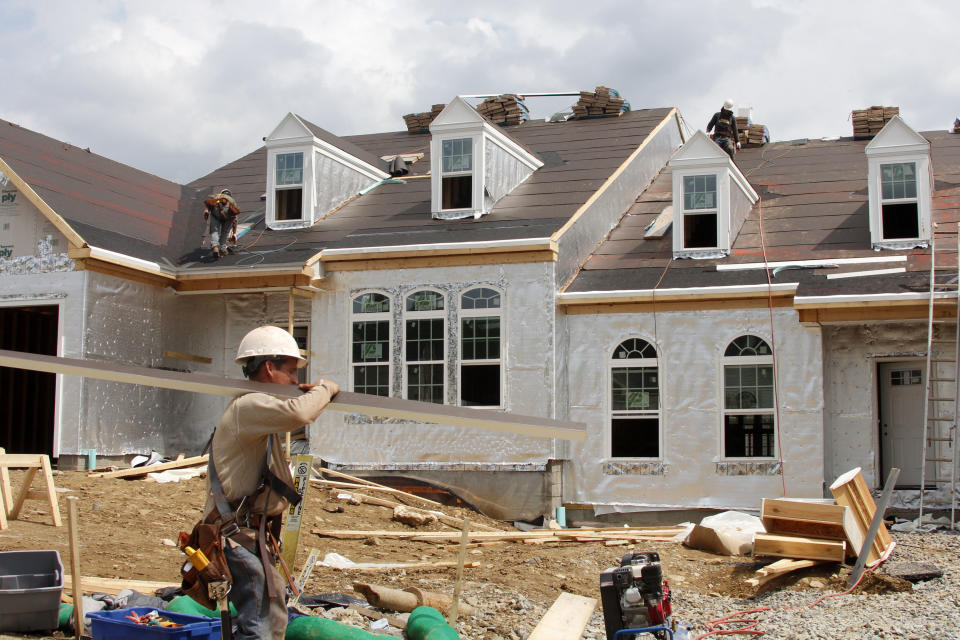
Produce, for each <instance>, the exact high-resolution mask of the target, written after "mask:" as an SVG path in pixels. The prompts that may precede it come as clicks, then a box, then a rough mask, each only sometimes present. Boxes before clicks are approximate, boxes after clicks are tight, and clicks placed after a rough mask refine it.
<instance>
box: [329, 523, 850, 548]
mask: <svg viewBox="0 0 960 640" xmlns="http://www.w3.org/2000/svg"><path fill="white" fill-rule="evenodd" d="M685 530H686V528H685V527H672V528H670V527H665V528H662V529H623V528H618V527H612V528H610V529H606V530H596V529H595V530H593V531H587V532H585V533H584V532H581V531H580V530H578V529H538V530H536V531H471V532H470V539H471V540H476V541H488V540H515V541H521V540H570V539H577V538H587V539H589V540H591V541H594V540H597V541H598V540H629V539H634V538H636V539H651V538H671V537H673V536H675V535H677V534H678V533H680V532H682V531H685ZM313 533H314V534H316V535H318V536H320V537H323V538H335V539H339V540H366V539H367V538H393V539H416V540H422V541H430V540H433V541H439V542H457V541H459V540H460V535H461V534H460V533H459V532H457V533H453V532H447V531H404V530H401V529H378V530H373V531H364V530H357V529H314V530H313ZM841 544H842V543H841Z"/></svg>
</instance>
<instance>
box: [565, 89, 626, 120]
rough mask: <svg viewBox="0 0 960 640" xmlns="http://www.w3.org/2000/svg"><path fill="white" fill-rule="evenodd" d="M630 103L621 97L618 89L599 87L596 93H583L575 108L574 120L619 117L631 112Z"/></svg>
mask: <svg viewBox="0 0 960 640" xmlns="http://www.w3.org/2000/svg"><path fill="white" fill-rule="evenodd" d="M629 110H630V103H628V102H627V101H626V100H624V99H623V98H621V97H620V94H619V92H617V90H616V89H611V88H609V87H604V86H598V87H597V88H596V89H595V90H594V91H581V92H580V99H579V100H577V104H575V105H574V106H573V118H574V119H577V118H590V117H594V118H596V117H603V116H618V115H620V112H621V111H629Z"/></svg>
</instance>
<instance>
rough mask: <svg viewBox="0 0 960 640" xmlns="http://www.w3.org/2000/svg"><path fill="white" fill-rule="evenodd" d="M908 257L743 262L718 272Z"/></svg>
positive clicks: (905, 259)
mask: <svg viewBox="0 0 960 640" xmlns="http://www.w3.org/2000/svg"><path fill="white" fill-rule="evenodd" d="M906 261H907V256H877V257H873V256H871V257H867V258H836V259H834V260H782V261H780V262H742V263H739V264H718V265H717V271H740V270H743V269H767V268H774V267H792V266H797V267H814V266H829V265H834V264H837V265H839V264H873V263H876V262H906Z"/></svg>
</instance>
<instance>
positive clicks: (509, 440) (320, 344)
mask: <svg viewBox="0 0 960 640" xmlns="http://www.w3.org/2000/svg"><path fill="white" fill-rule="evenodd" d="M441 278H442V279H441ZM335 283H336V287H337V289H336V291H333V292H330V293H324V295H323V296H321V297H320V298H318V299H317V300H316V301H315V302H314V314H313V333H312V337H311V350H312V351H313V352H314V358H313V365H312V366H313V367H314V371H317V372H321V371H322V372H323V375H324V376H325V377H329V378H332V379H334V380H336V381H337V382H339V383H340V385H341V386H342V387H343V388H344V389H350V386H349V385H350V379H351V373H350V371H349V369H348V367H349V361H350V354H349V349H350V337H351V333H350V331H351V329H350V322H351V321H350V315H349V314H350V308H351V300H352V298H353V297H354V296H356V295H358V294H360V293H363V292H366V291H379V292H381V293H384V294H386V295H387V296H388V297H389V298H390V300H391V313H392V314H393V317H392V323H391V324H392V332H393V333H392V344H393V345H394V346H393V355H392V362H391V364H392V367H393V375H392V378H393V386H394V389H393V391H394V393H395V394H396V393H397V392H400V391H402V369H401V367H402V366H403V363H402V360H401V358H400V355H401V354H400V344H401V341H402V336H403V318H402V313H401V309H402V305H401V302H402V300H403V299H404V297H405V296H406V295H407V294H408V293H412V292H413V291H415V290H417V289H421V288H433V289H437V290H440V291H442V292H444V293H445V294H446V304H445V310H446V316H445V317H446V320H447V343H446V344H447V357H446V372H445V373H446V385H447V387H446V389H447V390H446V397H447V399H448V401H450V402H452V401H453V400H455V399H456V398H457V397H458V395H457V389H458V387H457V385H458V378H457V374H458V370H457V369H458V368H457V366H456V362H457V350H458V349H459V343H458V329H457V327H458V325H459V319H458V315H457V309H458V307H459V299H458V295H457V294H458V293H460V292H462V291H465V290H466V289H468V288H471V287H473V286H477V285H487V286H493V287H496V288H499V289H500V290H501V291H502V292H503V295H502V312H503V316H502V321H501V332H500V335H501V339H502V343H501V349H502V354H503V356H502V357H503V362H504V378H503V394H504V399H505V400H504V401H505V408H506V410H508V411H512V412H515V413H520V414H526V415H536V416H545V417H557V416H556V405H555V402H554V393H553V387H554V380H555V376H554V362H553V353H554V324H555V315H554V303H553V263H532V264H518V265H490V266H472V267H447V268H444V269H442V270H440V269H403V270H395V271H356V272H338V273H337V274H336V279H335ZM410 283H417V284H416V286H414V285H412V284H410ZM310 435H311V447H312V449H313V451H314V452H316V453H318V454H320V455H322V456H323V457H324V459H326V460H328V461H330V462H332V463H335V464H374V465H379V464H400V463H409V464H418V463H436V465H437V466H443V465H446V464H459V463H484V462H502V463H524V462H537V463H544V462H546V460H547V459H548V458H549V457H550V455H551V452H552V445H551V442H550V440H547V439H543V438H528V437H522V436H512V435H509V434H502V433H493V432H486V431H480V430H477V429H467V428H461V427H450V426H438V425H428V424H416V423H409V422H398V421H394V420H383V421H368V420H359V419H355V418H354V417H352V416H349V415H344V414H339V413H334V412H328V413H324V414H322V415H321V416H320V419H319V420H318V421H317V422H316V423H314V425H313V426H312V428H311V433H310ZM430 466H433V465H430Z"/></svg>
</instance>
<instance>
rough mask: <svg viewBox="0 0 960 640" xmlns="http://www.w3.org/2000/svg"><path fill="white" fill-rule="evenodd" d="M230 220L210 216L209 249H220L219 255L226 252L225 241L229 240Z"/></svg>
mask: <svg viewBox="0 0 960 640" xmlns="http://www.w3.org/2000/svg"><path fill="white" fill-rule="evenodd" d="M230 227H231V221H230V218H227V219H225V220H221V219H220V218H218V217H217V216H215V215H211V216H210V247H211V248H213V247H217V246H219V247H220V252H221V253H226V252H227V240H228V239H229V238H230Z"/></svg>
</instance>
